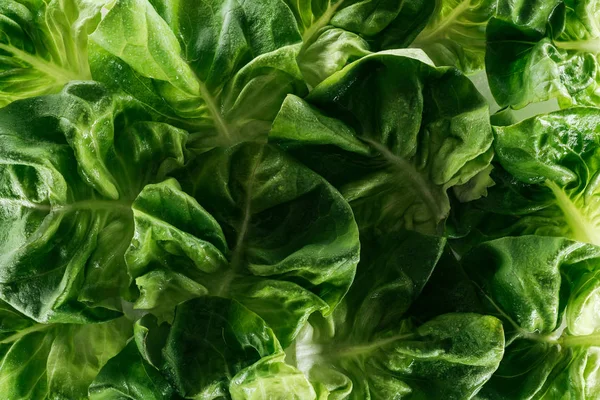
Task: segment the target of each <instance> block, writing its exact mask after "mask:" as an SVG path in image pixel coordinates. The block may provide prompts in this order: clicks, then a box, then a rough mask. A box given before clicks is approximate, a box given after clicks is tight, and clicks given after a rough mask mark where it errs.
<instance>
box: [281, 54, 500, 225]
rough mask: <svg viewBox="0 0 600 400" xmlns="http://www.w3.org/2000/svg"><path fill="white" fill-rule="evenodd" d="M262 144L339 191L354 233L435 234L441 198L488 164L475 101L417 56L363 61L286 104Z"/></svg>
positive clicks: (484, 112) (450, 74) (464, 84)
mask: <svg viewBox="0 0 600 400" xmlns="http://www.w3.org/2000/svg"><path fill="white" fill-rule="evenodd" d="M447 93H453V94H454V95H453V96H448V95H446V94H447ZM269 139H270V141H271V142H273V143H277V144H278V145H279V146H281V147H282V148H283V149H285V150H286V151H288V152H290V153H291V154H292V155H293V156H294V157H296V158H298V159H300V160H301V161H302V162H303V163H305V164H306V165H308V166H310V167H311V168H312V169H314V170H315V171H317V172H318V173H319V174H321V175H323V176H324V177H325V178H326V179H327V180H328V181H329V182H331V183H332V184H333V185H334V186H336V187H337V188H339V190H340V192H341V193H342V194H343V195H344V197H345V198H346V200H348V201H349V202H350V205H351V206H352V208H353V210H354V214H355V217H356V219H357V222H358V224H359V226H360V227H361V229H362V228H366V227H377V228H378V229H381V230H390V231H393V230H396V229H398V228H408V229H414V230H418V231H421V232H425V233H436V232H441V229H442V226H443V223H444V220H445V218H446V217H447V215H448V212H449V210H450V203H449V200H448V197H447V193H446V192H447V190H448V189H449V188H452V187H453V186H456V185H462V184H465V183H467V182H469V180H470V179H471V178H473V177H474V176H476V175H477V174H478V173H479V172H481V171H482V170H484V169H485V168H486V167H487V166H488V164H489V161H490V159H491V156H492V153H491V148H490V146H491V142H492V134H491V127H490V125H489V114H488V106H487V104H486V102H485V100H484V99H483V98H482V97H481V95H480V94H479V93H478V92H477V91H476V90H475V88H474V87H473V85H472V83H471V82H470V81H469V80H468V79H467V78H466V77H464V76H462V75H460V74H458V73H457V72H456V70H454V69H448V68H435V67H433V66H432V65H431V63H430V61H429V60H428V59H427V57H426V56H425V55H424V53H422V52H421V51H419V50H403V51H390V52H382V53H377V54H373V55H369V56H366V57H363V58H361V59H360V60H358V61H356V62H354V63H353V64H351V65H349V66H347V67H346V68H344V69H343V70H342V71H340V72H338V73H336V74H334V75H332V76H331V77H329V78H328V79H326V80H325V81H324V82H322V83H321V84H320V85H319V86H317V87H316V88H315V89H314V90H313V91H312V92H311V93H310V95H309V96H308V97H307V98H306V99H300V98H298V97H296V96H289V97H288V98H287V99H286V101H285V102H284V104H283V106H282V108H281V111H280V113H279V114H278V116H277V119H276V120H275V123H274V125H273V129H272V130H271V133H270V136H269ZM480 195H481V193H479V194H478V195H477V194H474V196H475V197H478V196H480Z"/></svg>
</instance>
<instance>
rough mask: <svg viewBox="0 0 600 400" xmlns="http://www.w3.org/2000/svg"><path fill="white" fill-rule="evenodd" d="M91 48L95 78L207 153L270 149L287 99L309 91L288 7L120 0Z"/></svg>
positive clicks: (273, 1)
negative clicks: (263, 144) (261, 144)
mask: <svg viewBox="0 0 600 400" xmlns="http://www.w3.org/2000/svg"><path fill="white" fill-rule="evenodd" d="M90 40H91V42H92V43H91V46H90V64H91V68H92V76H93V78H94V79H95V80H99V81H101V82H104V83H106V84H107V85H111V86H113V87H116V88H120V89H122V90H123V91H125V92H126V93H128V94H130V95H131V96H133V97H135V98H136V99H138V100H139V101H140V102H141V103H143V104H144V105H145V106H146V107H147V109H149V110H151V111H152V112H153V114H154V115H155V116H156V117H157V118H161V119H162V120H164V121H168V122H169V123H171V124H175V125H177V126H180V127H183V128H186V129H188V130H189V131H190V132H193V133H195V134H196V135H195V136H194V138H195V139H196V142H195V146H194V147H197V148H198V149H199V150H200V151H203V150H206V149H209V148H211V147H214V146H228V145H231V144H234V143H237V142H239V141H244V140H260V139H261V138H263V137H264V135H266V133H267V132H268V130H269V128H270V125H271V121H272V119H273V118H274V117H275V114H276V113H277V110H278V109H279V106H280V105H281V102H282V101H283V99H284V98H285V96H286V94H288V93H298V94H300V95H303V94H304V93H305V92H306V85H305V84H304V82H303V81H302V76H301V73H300V71H299V69H298V66H297V64H296V55H297V53H298V51H299V48H300V47H299V45H297V43H299V42H300V41H301V37H300V33H299V32H298V30H297V26H296V23H295V20H294V16H293V15H292V13H291V11H290V10H289V8H288V7H287V6H286V5H285V4H284V3H283V2H282V1H279V0H269V1H260V2H230V1H223V0H216V1H205V2H197V1H191V0H185V1H178V2H171V1H160V0H158V1H153V2H149V1H148V0H118V1H116V2H115V4H114V6H113V7H112V8H111V9H110V11H108V13H107V14H106V15H105V16H104V18H103V19H102V21H101V22H100V24H99V25H98V28H97V29H96V31H95V32H94V33H93V34H92V35H91V36H90Z"/></svg>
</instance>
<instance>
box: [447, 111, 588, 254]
mask: <svg viewBox="0 0 600 400" xmlns="http://www.w3.org/2000/svg"><path fill="white" fill-rule="evenodd" d="M599 118H600V110H598V109H596V108H592V107H575V108H570V109H567V110H562V111H556V112H553V113H550V114H545V115H538V116H536V117H533V118H530V119H528V120H525V121H522V122H520V123H517V124H515V125H509V126H497V127H494V134H495V139H496V140H495V142H494V147H495V150H496V159H495V162H494V170H493V171H492V175H491V176H492V179H493V180H494V181H495V186H493V187H491V188H489V189H488V195H487V197H485V198H482V199H480V200H477V201H475V202H472V203H466V204H463V205H461V206H457V207H455V209H454V210H455V216H454V217H455V218H454V219H455V221H458V223H457V224H456V225H457V226H458V228H457V231H458V232H454V233H453V234H456V235H458V236H461V235H464V234H466V233H468V232H473V237H476V236H478V237H480V239H475V240H481V238H484V239H483V240H485V238H495V237H501V236H507V235H520V234H536V235H546V236H561V237H565V238H570V239H574V240H578V241H581V242H587V243H593V244H600V236H598V235H599V230H598V226H597V224H598V215H597V209H598V205H597V198H598V195H597V191H598V189H597V181H598V174H599V170H600V165H599V164H598V160H599V154H598V143H599V141H598V140H599V139H598V123H597V121H598V120H599Z"/></svg>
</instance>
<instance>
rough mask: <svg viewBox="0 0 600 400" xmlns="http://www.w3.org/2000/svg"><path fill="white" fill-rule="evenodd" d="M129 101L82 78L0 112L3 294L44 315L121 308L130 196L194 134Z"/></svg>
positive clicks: (88, 316)
mask: <svg viewBox="0 0 600 400" xmlns="http://www.w3.org/2000/svg"><path fill="white" fill-rule="evenodd" d="M130 105H131V100H130V99H127V98H123V97H119V96H112V95H110V94H109V93H108V92H106V91H105V89H103V88H102V87H101V86H100V85H98V84H95V83H78V84H73V85H69V86H67V87H66V88H65V90H64V91H63V92H62V93H60V94H57V95H50V96H46V97H40V98H35V99H30V100H23V101H21V102H15V103H13V104H11V105H9V106H7V107H5V108H3V109H2V110H1V111H0V132H1V134H0V193H1V194H0V202H1V203H0V204H1V205H2V208H1V209H0V216H1V218H2V224H1V225H0V254H1V255H0V297H2V298H3V299H4V300H5V301H7V302H8V303H10V304H11V305H12V306H13V307H15V308H16V309H18V310H19V311H21V312H23V313H24V314H26V315H27V316H29V317H31V318H33V319H35V320H37V321H39V322H46V321H51V320H52V321H61V322H83V321H93V320H103V319H106V318H114V317H115V316H116V315H118V314H116V312H114V311H110V310H109V309H113V310H119V309H120V307H121V306H120V304H121V300H120V296H121V295H125V294H126V293H124V290H125V289H126V287H127V286H128V284H129V282H128V281H129V278H128V276H127V273H126V268H125V264H124V258H123V254H124V252H125V250H126V249H127V247H128V245H129V242H130V240H131V237H132V234H133V218H132V212H131V203H132V202H133V200H134V199H135V197H136V195H137V193H138V192H139V190H141V188H142V187H143V186H144V185H145V184H146V183H149V182H152V181H154V180H156V179H158V177H159V176H161V175H162V174H164V173H166V172H167V171H169V170H171V169H173V168H174V167H175V166H177V165H180V164H182V163H183V146H184V143H185V140H186V138H187V133H185V132H183V131H180V130H177V129H175V128H173V127H170V126H167V125H163V124H159V123H153V122H143V120H142V121H136V122H135V123H130V119H129V118H131V117H133V116H137V117H141V118H143V117H144V116H145V114H144V113H142V112H141V111H140V110H139V109H136V107H135V106H132V107H131V108H130Z"/></svg>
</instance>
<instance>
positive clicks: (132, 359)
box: [90, 296, 316, 400]
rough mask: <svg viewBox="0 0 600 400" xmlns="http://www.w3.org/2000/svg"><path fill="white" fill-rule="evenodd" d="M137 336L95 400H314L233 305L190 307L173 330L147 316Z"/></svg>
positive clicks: (269, 337)
mask: <svg viewBox="0 0 600 400" xmlns="http://www.w3.org/2000/svg"><path fill="white" fill-rule="evenodd" d="M136 331H138V333H143V337H142V338H141V339H140V340H138V338H137V336H138V333H136V340H135V342H134V341H132V342H130V343H129V345H128V346H127V347H126V348H125V349H124V350H123V351H122V352H121V353H120V354H119V355H118V356H117V357H115V358H114V359H112V360H111V361H110V362H109V363H107V364H106V366H105V367H104V368H103V369H102V371H101V372H100V374H99V375H98V378H97V379H96V381H95V382H94V383H93V384H92V385H91V387H90V394H91V396H90V397H91V398H92V399H95V400H99V399H120V398H123V397H125V398H128V399H140V400H141V399H178V398H180V397H179V396H182V397H183V398H197V399H217V398H231V399H234V400H252V399H262V398H264V396H267V395H268V397H269V398H272V399H282V400H283V399H291V400H311V399H315V398H316V397H315V392H314V390H313V388H312V386H311V385H310V383H309V382H308V380H307V379H306V378H305V377H304V375H302V373H301V372H300V371H298V370H297V369H295V368H294V367H292V366H290V365H287V364H285V362H284V357H285V353H284V352H283V349H282V347H281V345H280V344H279V341H278V340H277V337H276V336H275V334H274V332H273V330H271V328H269V327H268V325H267V324H266V323H265V321H264V320H262V319H261V318H260V317H259V316H258V315H256V314H255V313H253V312H252V311H250V310H249V309H247V308H246V307H244V306H243V305H241V304H240V303H238V302H237V301H236V300H231V299H224V298H221V297H212V296H203V297H199V298H197V299H193V300H189V301H187V302H184V303H182V304H180V305H179V306H177V311H176V314H175V319H174V321H173V323H172V325H168V324H163V325H161V326H158V325H157V324H156V323H155V321H154V322H153V321H152V320H151V319H149V318H147V317H144V319H142V321H140V322H138V324H136ZM136 344H137V346H136ZM123 368H127V371H125V372H124V371H123ZM267 393H268V394H267Z"/></svg>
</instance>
